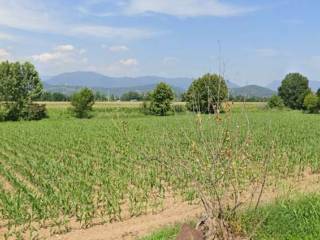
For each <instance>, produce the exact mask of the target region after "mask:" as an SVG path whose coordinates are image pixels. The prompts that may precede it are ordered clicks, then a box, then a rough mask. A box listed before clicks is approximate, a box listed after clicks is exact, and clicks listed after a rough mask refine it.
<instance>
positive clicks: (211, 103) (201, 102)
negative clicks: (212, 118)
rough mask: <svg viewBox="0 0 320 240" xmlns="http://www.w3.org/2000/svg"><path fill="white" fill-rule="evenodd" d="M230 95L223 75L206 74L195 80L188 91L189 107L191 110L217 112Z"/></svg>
mask: <svg viewBox="0 0 320 240" xmlns="http://www.w3.org/2000/svg"><path fill="white" fill-rule="evenodd" d="M227 95H228V87H227V85H226V83H225V80H224V79H223V77H221V76H219V75H217V74H206V75H204V76H202V77H201V78H199V79H197V80H195V81H194V82H193V83H192V84H191V86H190V87H189V89H188V91H187V96H186V99H187V102H188V104H187V107H188V109H189V110H190V111H194V112H201V113H215V112H216V111H217V109H220V108H221V103H222V101H223V100H225V99H226V97H227Z"/></svg>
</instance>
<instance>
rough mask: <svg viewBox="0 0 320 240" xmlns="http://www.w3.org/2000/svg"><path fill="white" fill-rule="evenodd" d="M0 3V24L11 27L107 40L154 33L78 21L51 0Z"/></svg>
mask: <svg viewBox="0 0 320 240" xmlns="http://www.w3.org/2000/svg"><path fill="white" fill-rule="evenodd" d="M0 6H1V7H0V26H6V27H9V28H14V29H20V30H25V31H31V32H45V33H53V34H59V35H67V36H70V35H71V36H83V35H84V36H86V37H87V36H91V37H97V38H107V39H111V38H122V39H137V38H149V37H151V36H153V35H154V32H152V31H150V30H146V29H139V28H131V27H128V28H125V27H113V26H109V25H88V24H86V23H85V22H84V23H81V24H80V23H78V22H76V21H75V20H74V19H73V18H72V17H71V16H72V14H73V13H72V12H70V11H69V12H68V14H65V12H64V9H63V8H62V5H61V4H59V3H58V2H54V1H41V0H23V1H21V0H10V1H8V0H0Z"/></svg>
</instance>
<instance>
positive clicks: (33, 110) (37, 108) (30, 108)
mask: <svg viewBox="0 0 320 240" xmlns="http://www.w3.org/2000/svg"><path fill="white" fill-rule="evenodd" d="M46 117H48V115H47V109H46V105H44V104H29V105H27V107H26V108H25V110H24V116H23V119H25V120H41V119H43V118H46Z"/></svg>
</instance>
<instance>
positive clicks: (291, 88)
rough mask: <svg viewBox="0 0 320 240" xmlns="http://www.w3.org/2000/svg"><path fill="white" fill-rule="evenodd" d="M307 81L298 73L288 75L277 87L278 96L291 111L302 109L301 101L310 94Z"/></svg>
mask: <svg viewBox="0 0 320 240" xmlns="http://www.w3.org/2000/svg"><path fill="white" fill-rule="evenodd" d="M310 91H311V90H310V88H309V80H308V78H306V77H305V76H303V75H301V74H300V73H289V74H288V75H287V76H286V77H285V78H284V80H283V81H282V84H281V86H280V87H279V96H280V97H281V98H282V99H283V102H284V104H285V105H286V106H287V107H289V108H292V109H303V101H304V98H305V97H306V95H307V94H308V93H310Z"/></svg>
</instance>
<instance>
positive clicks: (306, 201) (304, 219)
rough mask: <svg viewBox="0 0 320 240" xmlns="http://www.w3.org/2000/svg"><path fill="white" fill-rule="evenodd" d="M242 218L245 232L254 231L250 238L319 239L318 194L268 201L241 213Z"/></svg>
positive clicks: (268, 239)
mask: <svg viewBox="0 0 320 240" xmlns="http://www.w3.org/2000/svg"><path fill="white" fill-rule="evenodd" d="M241 221H242V225H243V226H244V228H245V230H246V231H247V232H249V233H252V232H255V234H254V236H253V239H264V240H271V239H278V240H300V239H305V240H307V239H319V236H320V196H319V195H309V196H302V197H299V198H298V199H293V200H282V201H278V202H276V203H271V204H269V205H267V206H264V207H261V208H259V209H258V210H257V211H254V210H252V211H248V212H246V213H244V215H243V216H242V219H241Z"/></svg>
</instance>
